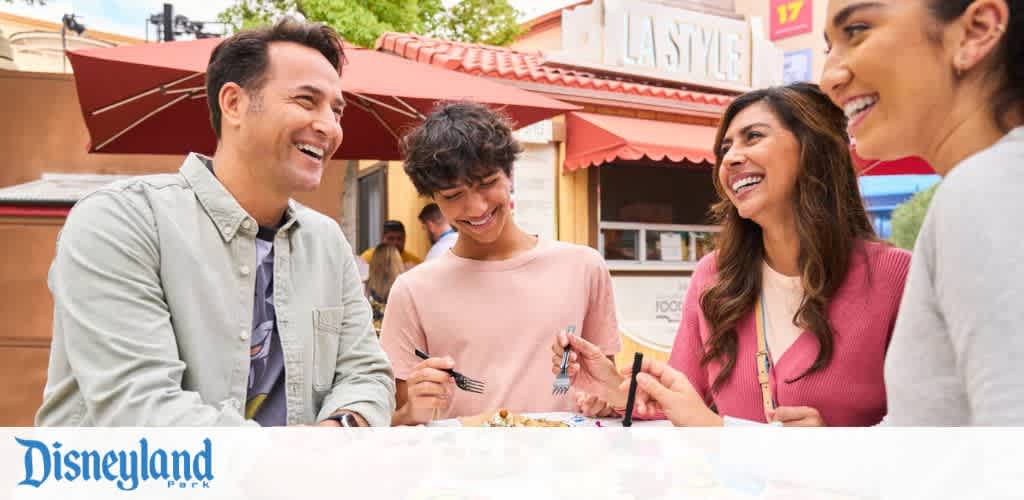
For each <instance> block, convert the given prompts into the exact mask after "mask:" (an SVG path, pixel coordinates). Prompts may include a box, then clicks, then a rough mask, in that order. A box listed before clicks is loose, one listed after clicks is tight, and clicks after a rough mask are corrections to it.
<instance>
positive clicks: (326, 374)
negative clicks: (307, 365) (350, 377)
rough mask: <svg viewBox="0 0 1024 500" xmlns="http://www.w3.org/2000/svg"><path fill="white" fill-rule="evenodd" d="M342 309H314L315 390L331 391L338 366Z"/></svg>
mask: <svg viewBox="0 0 1024 500" xmlns="http://www.w3.org/2000/svg"><path fill="white" fill-rule="evenodd" d="M343 313H344V308H342V307H319V308H316V309H313V389H314V390H317V391H327V390H330V388H331V386H333V385H334V369H335V367H336V366H337V364H338V346H339V342H340V340H341V325H342V318H343V316H344V314H343Z"/></svg>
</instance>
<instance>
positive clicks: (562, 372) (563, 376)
mask: <svg viewBox="0 0 1024 500" xmlns="http://www.w3.org/2000/svg"><path fill="white" fill-rule="evenodd" d="M565 333H566V334H568V335H572V334H574V333H576V325H569V326H568V327H567V328H566V329H565ZM570 351H571V349H570V348H569V346H565V350H564V351H562V364H561V365H559V370H558V376H557V377H555V384H554V386H553V387H552V389H551V394H553V395H555V396H561V395H563V394H565V393H567V392H569V352H570Z"/></svg>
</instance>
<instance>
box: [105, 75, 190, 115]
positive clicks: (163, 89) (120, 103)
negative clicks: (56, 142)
mask: <svg viewBox="0 0 1024 500" xmlns="http://www.w3.org/2000/svg"><path fill="white" fill-rule="evenodd" d="M203 74H204V73H193V74H191V75H188V76H186V77H184V78H179V79H177V80H175V81H173V82H171V83H165V84H163V85H160V86H159V87H156V88H152V89H149V90H147V91H145V92H142V93H140V94H136V95H134V96H132V97H128V98H126V99H121V100H120V101H117V102H115V103H113V104H108V105H106V106H103V107H102V108H99V109H97V110H95V111H93V112H92V113H90V114H91V115H92V116H96V115H99V114H102V113H106V112H107V111H110V110H112V109H117V108H119V107H121V106H124V105H125V104H128V103H130V102H132V101H137V100H139V99H142V98H143V97H146V96H148V95H153V94H155V93H157V92H166V91H167V87H173V86H175V85H178V84H179V83H182V82H186V81H188V80H191V79H193V78H195V77H197V76H199V75H203Z"/></svg>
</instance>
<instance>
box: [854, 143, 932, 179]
mask: <svg viewBox="0 0 1024 500" xmlns="http://www.w3.org/2000/svg"><path fill="white" fill-rule="evenodd" d="M850 155H851V156H853V164H854V166H855V167H857V172H858V174H859V175H914V174H934V173H935V169H933V168H932V166H931V165H929V164H928V162H926V161H924V159H922V158H918V157H916V156H911V157H908V158H900V159H898V160H891V161H882V160H868V159H865V158H861V157H860V156H859V155H858V154H857V145H856V143H852V144H851V145H850Z"/></svg>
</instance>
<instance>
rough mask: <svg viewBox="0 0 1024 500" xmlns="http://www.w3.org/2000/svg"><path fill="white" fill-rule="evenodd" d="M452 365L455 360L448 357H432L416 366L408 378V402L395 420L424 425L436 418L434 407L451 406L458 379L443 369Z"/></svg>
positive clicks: (405, 423) (406, 423)
mask: <svg viewBox="0 0 1024 500" xmlns="http://www.w3.org/2000/svg"><path fill="white" fill-rule="evenodd" d="M449 368H455V360H453V359H452V358H447V357H445V358H430V359H427V360H424V361H422V362H421V363H420V364H418V365H416V367H415V368H413V370H412V373H411V374H409V378H408V379H406V380H405V384H404V385H405V387H406V392H407V394H406V397H405V404H404V405H402V407H401V408H400V409H399V410H398V414H397V415H396V421H397V422H396V423H398V424H404V425H418V424H425V423H427V422H430V421H431V420H433V417H434V412H435V410H438V409H445V408H447V407H448V405H449V404H450V403H451V397H450V394H451V393H452V391H453V390H454V387H455V380H454V379H453V378H452V376H451V375H448V372H444V371H441V370H444V369H449Z"/></svg>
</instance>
